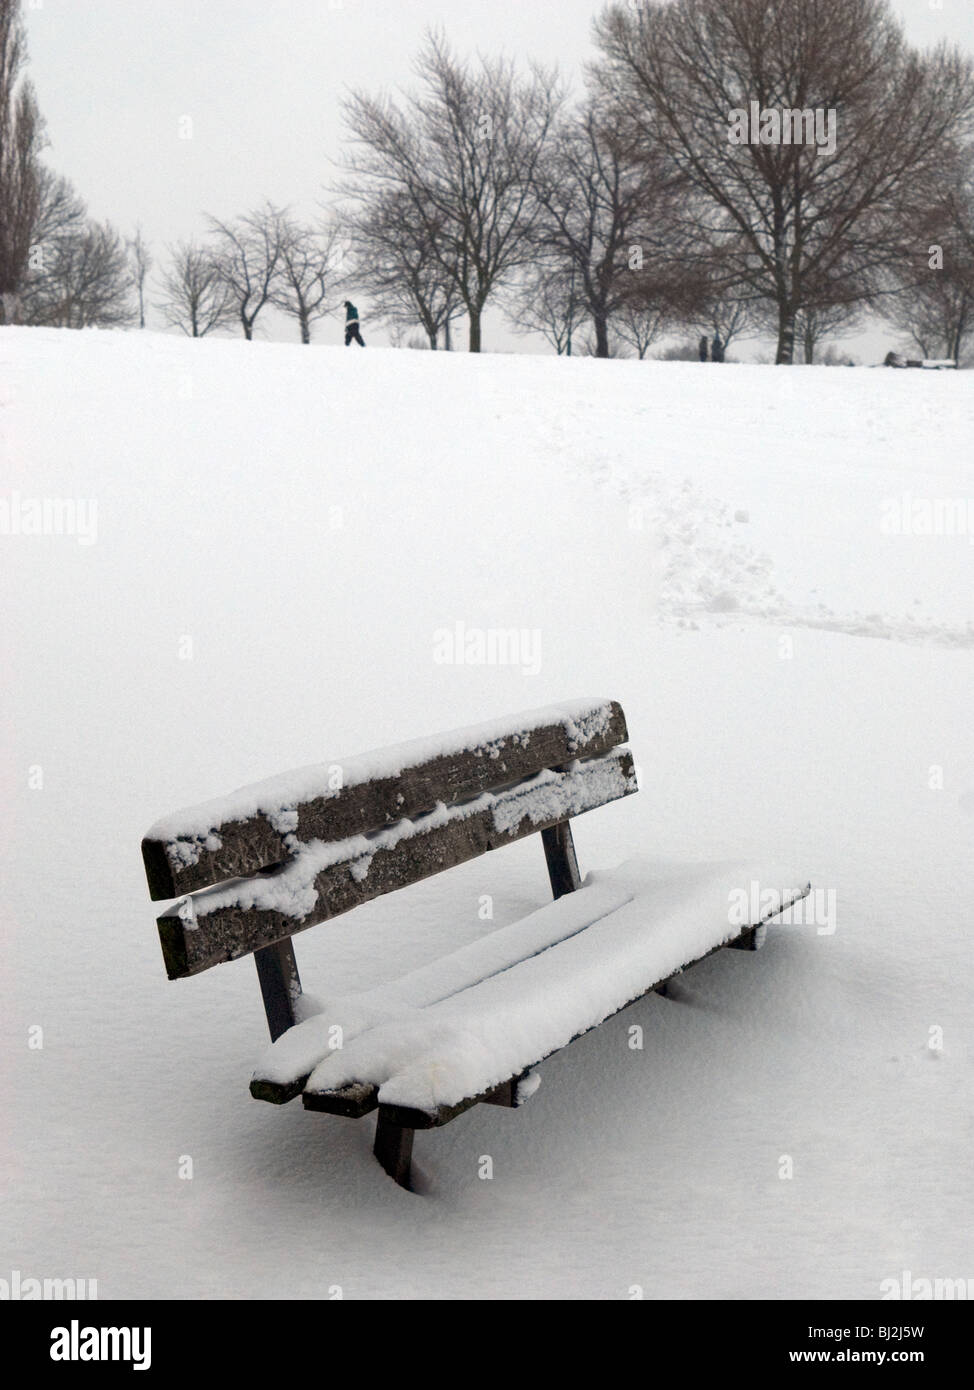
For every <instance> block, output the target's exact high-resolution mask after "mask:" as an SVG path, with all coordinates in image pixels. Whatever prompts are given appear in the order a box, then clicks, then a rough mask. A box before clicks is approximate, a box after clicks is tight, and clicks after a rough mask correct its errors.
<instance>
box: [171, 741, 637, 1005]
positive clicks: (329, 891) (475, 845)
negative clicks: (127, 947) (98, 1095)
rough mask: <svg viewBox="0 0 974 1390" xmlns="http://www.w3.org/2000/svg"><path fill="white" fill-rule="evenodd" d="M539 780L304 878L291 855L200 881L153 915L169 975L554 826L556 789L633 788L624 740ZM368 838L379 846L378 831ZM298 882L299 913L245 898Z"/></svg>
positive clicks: (601, 798) (585, 798)
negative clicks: (230, 876)
mask: <svg viewBox="0 0 974 1390" xmlns="http://www.w3.org/2000/svg"><path fill="white" fill-rule="evenodd" d="M542 780H543V786H540V787H539V786H536V785H535V784H534V782H533V780H532V779H528V781H527V782H526V783H522V784H518V785H517V786H515V787H511V788H508V789H507V790H505V791H503V792H501V793H498V794H497V796H496V797H493V798H491V800H490V804H489V805H487V806H486V807H484V809H482V810H479V811H474V812H472V813H469V814H467V813H463V812H462V811H458V812H457V813H456V816H455V818H452V819H447V820H446V821H445V823H442V824H441V823H439V821H438V820H437V818H436V817H431V821H430V824H429V826H423V825H422V823H419V824H418V825H417V826H416V827H414V828H413V832H412V833H410V834H409V835H408V837H404V838H399V839H398V840H396V837H395V835H393V836H392V841H394V842H393V843H390V846H389V847H388V848H382V847H377V848H376V849H375V850H374V852H372V851H371V847H370V854H371V858H370V859H368V858H366V857H365V855H364V852H363V849H362V846H361V842H353V843H352V844H351V845H350V846H349V848H348V850H347V857H343V858H339V859H337V860H336V862H333V863H331V864H329V865H328V866H327V867H325V868H323V869H321V870H320V871H319V872H313V871H312V870H308V871H307V874H306V879H300V880H299V879H298V877H297V874H298V871H300V872H301V873H305V870H304V868H303V866H302V865H301V862H300V860H296V861H294V863H293V864H291V865H288V866H286V867H285V868H283V869H282V870H280V871H279V873H278V874H276V875H275V874H270V875H264V876H260V877H258V878H252V879H246V880H241V881H240V883H237V884H230V885H225V886H223V887H219V888H213V889H206V890H204V891H203V892H201V893H199V894H197V895H196V896H195V897H191V898H187V899H185V900H184V901H183V902H182V903H179V904H177V905H176V906H174V907H172V908H170V909H169V911H168V912H167V913H165V914H164V915H163V916H162V917H160V918H158V926H159V938H160V941H161V944H162V951H163V956H164V959H165V962H166V970H167V972H168V975H169V978H170V979H172V980H175V979H181V978H183V977H184V976H187V975H196V974H198V973H199V972H200V971H202V970H208V969H209V968H210V967H211V966H214V965H218V964H220V963H221V962H222V961H228V960H236V959H237V958H238V957H240V956H244V955H249V954H250V953H251V952H252V951H256V950H259V949H260V948H261V947H264V946H270V945H272V944H273V943H274V942H275V941H280V940H282V939H283V938H284V937H288V936H292V935H294V934H295V933H297V932H300V931H306V930H307V929H308V928H309V927H313V926H315V925H316V924H317V923H319V922H325V921H329V920H330V919H331V918H333V917H337V916H339V915H341V914H342V913H344V912H350V911H351V909H352V908H354V907H359V906H360V905H361V904H362V903H365V902H369V901H370V900H371V899H373V898H377V897H380V896H381V895H382V894H385V893H392V892H395V891H396V890H397V889H399V888H405V887H407V886H408V885H410V884H413V883H419V882H420V881H421V880H422V879H425V878H430V877H431V876H432V875H434V874H438V873H441V872H442V871H443V870H444V869H449V868H453V867H454V866H455V865H457V864H463V863H466V862H467V861H468V860H470V859H475V858H476V857H477V856H478V855H481V854H485V853H487V852H488V851H489V850H493V849H498V848H500V847H501V846H502V845H507V844H511V843H512V842H513V841H514V840H519V839H521V838H523V836H525V835H531V834H534V833H535V832H537V831H542V830H545V829H547V828H548V827H549V826H552V825H556V824H557V823H558V822H559V821H563V820H564V819H565V809H564V806H562V809H558V810H556V811H555V812H554V813H552V814H545V813H544V808H545V806H546V805H554V804H555V801H557V799H558V793H559V790H560V793H561V799H562V802H563V803H564V802H566V801H567V802H570V803H571V810H570V813H571V814H573V815H578V814H581V813H583V812H584V811H586V810H593V809H595V807H596V806H602V805H606V804H608V803H609V802H610V801H615V800H618V799H619V798H620V797H623V796H628V795H631V794H632V793H633V792H635V791H636V790H637V786H636V778H635V772H634V769H633V763H632V755H631V753H630V752H629V751H628V749H616V750H615V751H613V752H612V753H609V754H606V755H604V756H603V757H601V758H594V759H588V760H586V761H585V762H582V763H579V764H577V765H576V766H575V767H574V768H572V769H570V770H568V771H565V772H563V773H551V774H550V777H548V778H546V779H542ZM499 818H500V819H499ZM373 843H374V844H376V845H377V846H381V845H382V840H381V836H380V837H379V838H378V839H376V840H375V841H374V842H373ZM329 848H330V847H329ZM311 862H312V863H313V862H314V861H311ZM285 876H289V877H288V878H287V879H286V881H284V882H277V881H276V880H277V879H281V880H285ZM306 880H307V881H306ZM299 882H300V884H301V885H303V886H302V893H303V895H304V897H305V898H308V899H310V900H311V901H312V902H313V906H312V907H310V909H309V910H307V914H306V915H305V916H304V917H302V918H297V917H295V916H289V915H287V914H286V913H284V912H282V911H280V910H279V909H277V908H274V907H270V906H266V907H259V906H255V905H251V904H253V903H254V901H255V900H256V901H257V902H265V903H266V902H270V901H273V900H275V899H279V898H280V896H281V893H282V892H283V891H287V892H291V891H292V889H293V886H294V885H295V884H297V883H299ZM315 895H316V896H315Z"/></svg>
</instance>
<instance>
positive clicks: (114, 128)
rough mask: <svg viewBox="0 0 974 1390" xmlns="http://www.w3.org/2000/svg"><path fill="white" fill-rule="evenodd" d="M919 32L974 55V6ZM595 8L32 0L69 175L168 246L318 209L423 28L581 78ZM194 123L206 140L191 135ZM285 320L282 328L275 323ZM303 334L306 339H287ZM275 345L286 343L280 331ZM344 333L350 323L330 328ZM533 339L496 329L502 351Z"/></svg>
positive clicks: (95, 203)
mask: <svg viewBox="0 0 974 1390" xmlns="http://www.w3.org/2000/svg"><path fill="white" fill-rule="evenodd" d="M894 8H895V10H896V11H897V12H898V13H899V14H900V15H901V17H902V19H903V21H904V24H905V26H906V31H907V35H908V37H909V38H910V39H911V40H912V41H913V42H915V43H917V44H921V45H926V44H929V43H935V42H936V41H937V40H938V39H940V38H947V39H949V40H951V41H954V42H957V43H960V44H962V45H963V46H964V47H965V48H968V49H974V0H941V2H940V3H938V0H895V3H894ZM601 9H602V5H601V4H600V3H595V0H462V3H459V2H458V0H454V3H452V4H438V3H434V0H25V4H24V10H25V13H26V18H27V26H28V34H29V39H30V55H31V76H32V77H33V80H34V83H35V85H36V87H37V92H38V99H39V102H40V107H41V110H42V112H43V114H44V116H45V118H46V120H47V125H48V134H49V137H50V149H49V150H48V156H47V157H48V160H49V162H50V164H51V165H52V167H54V168H55V169H57V170H58V171H59V172H61V173H64V174H66V175H67V176H68V177H69V178H70V179H71V180H72V182H73V183H74V184H75V186H76V187H77V189H78V191H79V192H80V193H81V194H82V195H83V196H84V197H85V198H86V199H87V202H88V205H89V208H90V210H91V212H92V214H93V215H94V216H96V217H98V218H109V219H111V221H112V222H114V223H115V224H116V225H118V226H119V227H120V228H122V229H124V230H126V231H127V230H129V229H131V228H132V227H133V226H134V225H135V224H136V223H137V222H139V223H141V224H142V227H143V229H144V231H145V234H146V236H147V238H148V239H149V241H150V242H151V243H152V244H153V248H154V250H155V253H156V255H157V258H159V257H161V256H162V255H163V254H164V246H165V243H167V242H172V241H175V240H177V239H179V238H184V237H188V236H190V235H192V234H194V233H197V232H199V231H201V230H202V228H203V212H204V211H206V212H212V213H214V214H215V215H217V216H225V217H229V216H232V215H233V214H235V213H237V212H240V211H243V210H245V209H247V208H249V207H252V206H253V205H255V204H256V203H259V202H260V201H261V200H262V199H263V198H265V197H268V198H270V199H272V200H273V201H274V202H276V203H279V204H282V205H291V206H293V207H295V208H296V209H299V210H304V211H312V210H313V209H314V206H315V203H316V201H317V200H319V199H321V198H323V197H325V196H326V192H325V186H326V185H327V184H328V183H329V181H331V180H333V179H334V178H335V176H336V168H335V161H337V160H338V158H339V154H340V149H341V141H342V123H341V118H340V112H339V105H340V101H341V98H342V96H343V94H344V93H345V92H346V91H347V90H348V89H349V88H351V87H362V88H365V89H368V90H378V89H381V88H386V89H394V88H396V87H397V86H402V85H408V84H409V83H410V80H411V62H412V59H413V57H414V55H415V54H416V52H417V50H418V49H419V48H420V47H421V46H422V42H423V36H424V32H425V31H426V29H427V28H429V27H430V26H440V27H442V28H443V30H444V31H445V32H446V34H447V37H448V38H449V39H450V41H451V42H452V43H453V45H454V47H455V48H457V49H458V50H459V51H460V52H468V53H473V52H476V51H477V50H478V49H479V50H480V51H483V52H485V53H492V54H496V53H500V52H503V53H505V54H507V55H509V56H513V57H517V58H529V57H530V58H536V59H539V60H541V61H542V62H545V63H548V64H552V63H557V64H558V66H559V67H560V69H561V70H562V73H563V74H564V76H566V77H567V78H569V79H570V80H571V81H572V83H573V84H574V85H576V86H579V87H580V86H581V79H582V70H583V65H584V63H585V62H586V60H587V59H588V58H590V57H591V56H592V53H593V49H592V42H591V23H592V18H593V16H594V15H596V14H597V13H598V12H599V11H600V10H601ZM186 117H189V118H190V121H191V129H192V139H184V138H181V131H183V130H185V129H186V124H185V121H184V118H186ZM268 326H270V324H269V325H268ZM285 331H286V332H288V331H289V330H285ZM273 336H275V337H277V336H279V335H278V333H277V331H275V332H274V333H273ZM316 339H318V340H320V341H323V342H336V341H338V340H339V324H338V322H337V320H336V321H335V322H334V323H326V324H324V325H322V326H321V327H320V329H319V330H317V332H316ZM513 345H517V346H521V347H524V346H525V343H524V340H521V339H516V338H512V337H511V336H510V335H509V334H508V333H507V332H505V331H504V329H503V326H502V324H501V322H500V320H499V318H497V317H495V318H494V319H493V321H488V333H487V341H486V347H487V348H490V347H495V348H497V347H510V346H513Z"/></svg>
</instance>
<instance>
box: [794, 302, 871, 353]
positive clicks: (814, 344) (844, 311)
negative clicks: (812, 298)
mask: <svg viewBox="0 0 974 1390" xmlns="http://www.w3.org/2000/svg"><path fill="white" fill-rule="evenodd" d="M861 318H862V308H861V306H860V305H858V304H833V305H826V306H824V307H822V308H815V307H814V306H813V305H808V306H807V307H806V308H804V309H800V310H799V311H798V314H797V316H796V319H795V337H796V341H797V342H798V343H800V344H801V347H802V351H803V353H804V359H805V362H806V364H807V365H809V366H810V365H811V364H812V363H813V362H814V361H815V354H816V353H817V352H818V349H819V347H820V346H821V344H822V343H823V342H824V341H825V339H826V338H841V337H843V336H844V335H845V334H847V333H852V332H854V331H855V329H856V327H857V326H858V323H859V321H860V319H861Z"/></svg>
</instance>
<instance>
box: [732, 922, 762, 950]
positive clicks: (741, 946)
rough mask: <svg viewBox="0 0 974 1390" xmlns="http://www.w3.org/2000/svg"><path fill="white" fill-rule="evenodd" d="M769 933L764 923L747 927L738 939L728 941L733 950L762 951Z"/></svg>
mask: <svg viewBox="0 0 974 1390" xmlns="http://www.w3.org/2000/svg"><path fill="white" fill-rule="evenodd" d="M767 934H768V929H767V927H766V926H765V925H764V923H762V924H761V925H760V926H758V927H747V928H745V930H744V931H742V932H741V934H740V936H739V937H737V938H736V940H734V941H728V943H727V946H728V949H729V950H731V951H760V949H761V947H762V946H763V945H764V939H765V937H766V936H767Z"/></svg>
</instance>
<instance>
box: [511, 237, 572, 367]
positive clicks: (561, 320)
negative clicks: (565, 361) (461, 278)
mask: <svg viewBox="0 0 974 1390" xmlns="http://www.w3.org/2000/svg"><path fill="white" fill-rule="evenodd" d="M506 311H507V315H508V318H509V319H510V321H511V324H512V326H513V328H514V330H515V332H517V333H540V334H541V336H542V337H543V338H544V339H545V340H546V341H547V342H549V343H550V344H551V346H552V347H553V348H554V349H555V352H556V353H557V354H558V356H559V357H561V356H562V355H565V356H566V357H571V355H572V348H573V342H574V337H575V334H576V333H577V331H578V329H579V328H580V327H581V325H582V324H583V323H584V322H585V321H586V319H587V318H588V316H589V312H588V307H587V305H586V304H585V301H584V299H583V298H582V297H581V296H580V295H578V294H577V293H576V291H575V268H574V266H572V265H570V264H566V263H565V262H564V261H563V260H551V259H549V260H545V261H539V263H538V264H537V265H536V266H534V267H533V268H532V269H531V270H530V271H528V273H527V274H526V275H524V276H523V277H522V278H521V279H520V280H518V282H517V283H516V284H515V285H514V286H513V288H512V289H511V291H510V294H509V296H508V300H507V305H506Z"/></svg>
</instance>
